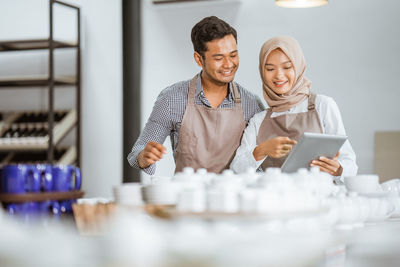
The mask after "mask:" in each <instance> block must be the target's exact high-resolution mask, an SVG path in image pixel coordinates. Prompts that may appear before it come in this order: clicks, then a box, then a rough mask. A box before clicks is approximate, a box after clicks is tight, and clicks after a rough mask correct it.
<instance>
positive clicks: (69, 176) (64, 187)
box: [52, 165, 82, 192]
mask: <svg viewBox="0 0 400 267" xmlns="http://www.w3.org/2000/svg"><path fill="white" fill-rule="evenodd" d="M52 174H53V190H54V191H61V192H67V191H71V190H79V189H80V188H81V182H82V180H81V171H80V169H79V168H78V167H75V166H72V165H55V166H53V168H52ZM74 177H75V179H74Z"/></svg>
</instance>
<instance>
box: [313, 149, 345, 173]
mask: <svg viewBox="0 0 400 267" xmlns="http://www.w3.org/2000/svg"><path fill="white" fill-rule="evenodd" d="M338 158H339V151H338V153H337V154H336V156H334V157H333V159H329V158H326V157H319V158H318V160H313V161H311V163H310V166H317V167H319V169H320V170H321V171H323V172H327V173H329V174H330V175H333V176H340V175H342V172H343V168H342V166H341V165H340V163H339V160H338Z"/></svg>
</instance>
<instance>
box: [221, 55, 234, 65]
mask: <svg viewBox="0 0 400 267" xmlns="http://www.w3.org/2000/svg"><path fill="white" fill-rule="evenodd" d="M233 65H234V62H233V60H232V59H231V58H229V57H227V58H224V62H223V64H222V66H223V67H224V68H231V67H232V66H233Z"/></svg>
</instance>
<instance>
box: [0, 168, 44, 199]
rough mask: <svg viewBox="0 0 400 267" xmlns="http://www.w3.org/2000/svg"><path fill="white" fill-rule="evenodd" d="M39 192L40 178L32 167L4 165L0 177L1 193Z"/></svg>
mask: <svg viewBox="0 0 400 267" xmlns="http://www.w3.org/2000/svg"><path fill="white" fill-rule="evenodd" d="M38 191H40V177H39V172H38V171H37V169H36V168H35V167H34V166H32V165H23V164H17V165H5V166H4V167H3V171H2V177H1V192H3V193H11V194H23V193H26V192H38Z"/></svg>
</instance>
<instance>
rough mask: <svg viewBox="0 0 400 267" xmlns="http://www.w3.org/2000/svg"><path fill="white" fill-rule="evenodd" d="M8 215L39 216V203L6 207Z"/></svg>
mask: <svg viewBox="0 0 400 267" xmlns="http://www.w3.org/2000/svg"><path fill="white" fill-rule="evenodd" d="M6 210H7V212H8V214H10V215H22V216H28V215H37V214H38V211H39V203H38V202H24V203H11V204H8V205H7V207H6Z"/></svg>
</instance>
